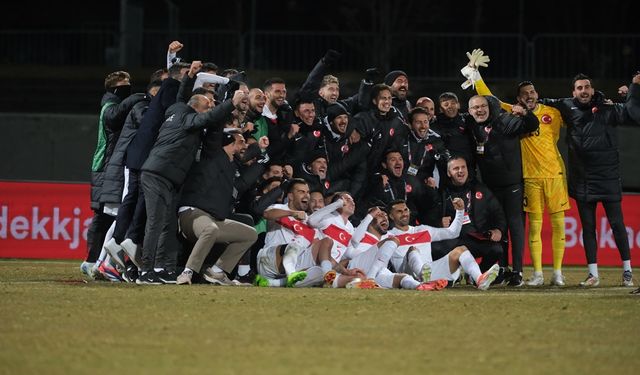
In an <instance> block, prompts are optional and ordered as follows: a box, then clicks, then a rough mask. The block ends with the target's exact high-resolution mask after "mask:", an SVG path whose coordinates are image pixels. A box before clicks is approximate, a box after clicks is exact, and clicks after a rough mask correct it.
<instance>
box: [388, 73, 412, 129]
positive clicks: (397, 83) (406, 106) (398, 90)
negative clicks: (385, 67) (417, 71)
mask: <svg viewBox="0 0 640 375" xmlns="http://www.w3.org/2000/svg"><path fill="white" fill-rule="evenodd" d="M384 84H385V85H387V86H389V87H391V95H393V99H392V105H393V107H394V108H395V109H396V110H397V111H398V112H399V113H400V115H401V116H400V117H401V119H402V121H403V122H406V121H407V118H408V117H409V111H411V103H410V102H409V100H407V95H409V76H407V73H405V72H403V71H402V70H394V71H391V72H389V73H388V74H387V75H386V76H385V77H384Z"/></svg>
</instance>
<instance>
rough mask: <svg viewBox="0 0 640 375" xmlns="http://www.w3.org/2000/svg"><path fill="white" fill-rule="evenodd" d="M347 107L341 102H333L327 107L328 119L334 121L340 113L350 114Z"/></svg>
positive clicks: (330, 121)
mask: <svg viewBox="0 0 640 375" xmlns="http://www.w3.org/2000/svg"><path fill="white" fill-rule="evenodd" d="M348 114H349V112H347V109H346V108H345V107H343V106H342V104H340V103H335V104H331V105H330V106H328V107H327V121H329V123H332V122H333V120H334V119H335V118H336V117H338V116H340V115H348Z"/></svg>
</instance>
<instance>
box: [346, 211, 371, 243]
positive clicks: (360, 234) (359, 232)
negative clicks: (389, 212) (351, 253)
mask: <svg viewBox="0 0 640 375" xmlns="http://www.w3.org/2000/svg"><path fill="white" fill-rule="evenodd" d="M372 221H373V216H371V215H369V214H367V216H365V217H364V219H362V221H361V222H360V224H359V225H358V226H357V227H356V229H355V230H354V231H353V236H352V237H351V243H350V247H358V245H360V241H362V239H363V238H364V235H365V234H367V228H368V227H369V224H371V222H372Z"/></svg>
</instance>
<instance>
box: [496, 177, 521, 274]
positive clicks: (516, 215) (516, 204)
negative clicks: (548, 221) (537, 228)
mask: <svg viewBox="0 0 640 375" xmlns="http://www.w3.org/2000/svg"><path fill="white" fill-rule="evenodd" d="M523 189H524V188H523V185H522V184H521V183H520V184H515V185H509V186H501V187H498V188H491V192H492V193H493V194H494V195H495V196H496V198H497V199H498V201H499V202H500V204H501V205H502V210H503V211H504V216H505V218H506V219H507V230H508V232H509V235H508V237H507V233H502V241H501V242H502V249H503V252H502V259H501V260H500V266H501V267H507V266H508V265H509V242H508V239H510V240H511V251H512V254H511V255H512V257H513V270H514V271H516V272H522V257H523V255H524V211H523V210H522V200H523V199H524V198H523V194H524V193H523Z"/></svg>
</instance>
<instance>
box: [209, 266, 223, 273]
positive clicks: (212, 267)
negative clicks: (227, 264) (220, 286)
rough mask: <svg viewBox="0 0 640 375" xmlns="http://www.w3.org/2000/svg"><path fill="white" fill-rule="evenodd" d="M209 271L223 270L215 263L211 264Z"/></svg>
mask: <svg viewBox="0 0 640 375" xmlns="http://www.w3.org/2000/svg"><path fill="white" fill-rule="evenodd" d="M211 271H213V272H224V271H223V270H222V268H220V267H218V266H216V265H215V264H214V265H213V266H211Z"/></svg>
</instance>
